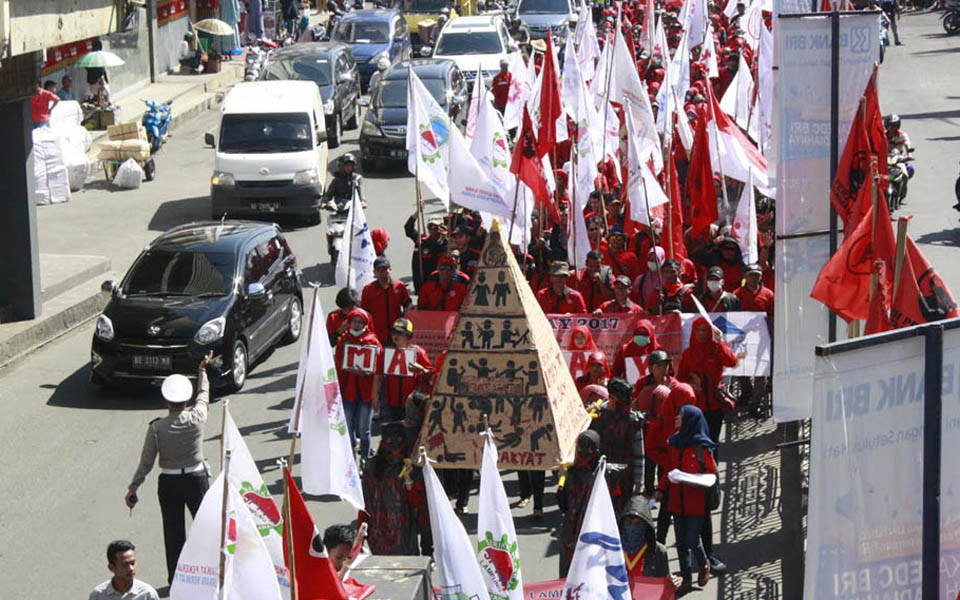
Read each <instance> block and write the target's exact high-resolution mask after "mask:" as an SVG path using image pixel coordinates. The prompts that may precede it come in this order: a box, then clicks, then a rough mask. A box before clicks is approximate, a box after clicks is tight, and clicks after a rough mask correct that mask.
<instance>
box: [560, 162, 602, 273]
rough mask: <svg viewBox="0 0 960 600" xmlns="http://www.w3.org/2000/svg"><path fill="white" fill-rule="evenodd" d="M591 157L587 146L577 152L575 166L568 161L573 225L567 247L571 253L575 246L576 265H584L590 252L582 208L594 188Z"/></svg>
mask: <svg viewBox="0 0 960 600" xmlns="http://www.w3.org/2000/svg"><path fill="white" fill-rule="evenodd" d="M593 157H594V154H593V150H592V148H591V147H589V146H587V147H586V148H581V150H580V151H579V152H578V154H577V165H576V168H574V167H573V163H572V162H571V163H569V164H570V170H571V171H572V172H571V173H570V174H569V176H568V177H567V186H568V187H567V189H568V190H569V191H568V194H569V195H568V197H569V198H570V199H571V202H570V216H571V218H572V219H573V226H572V227H571V228H570V229H569V234H568V238H567V249H568V250H569V251H570V253H571V255H572V254H573V250H574V248H576V258H575V259H574V262H575V264H577V265H586V264H587V253H588V252H590V238H589V236H588V234H587V224H586V221H585V220H584V218H583V209H584V207H586V205H587V200H588V199H589V198H590V192H592V191H593V190H594V188H595V185H594V182H595V181H596V178H597V174H598V171H597V161H596V159H594V158H593ZM574 236H576V240H574Z"/></svg>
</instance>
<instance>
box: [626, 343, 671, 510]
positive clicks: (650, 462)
mask: <svg viewBox="0 0 960 600" xmlns="http://www.w3.org/2000/svg"><path fill="white" fill-rule="evenodd" d="M647 364H648V369H649V371H650V374H649V375H647V376H646V377H644V378H643V379H640V380H639V381H637V383H636V385H634V386H633V389H634V390H635V391H634V395H633V408H634V410H639V411H640V412H642V413H643V414H644V425H645V429H644V432H643V448H644V455H645V456H646V461H647V463H646V466H645V468H644V470H643V473H644V480H643V493H644V495H646V496H652V495H653V491H654V486H655V484H656V471H657V468H659V469H660V472H661V473H663V469H664V468H665V467H666V464H667V438H668V437H669V436H670V434H671V433H673V418H674V417H675V416H676V415H675V414H672V413H671V414H670V415H669V417H668V418H669V423H668V422H666V421H665V417H664V411H665V410H666V403H667V399H668V398H669V396H670V392H671V390H672V389H673V387H674V386H675V385H676V384H677V383H679V382H678V381H677V380H676V379H674V378H673V376H671V375H670V369H671V366H672V363H671V361H670V355H669V354H667V353H666V352H665V351H663V350H654V351H653V352H651V353H650V358H649V359H647ZM664 527H666V524H664Z"/></svg>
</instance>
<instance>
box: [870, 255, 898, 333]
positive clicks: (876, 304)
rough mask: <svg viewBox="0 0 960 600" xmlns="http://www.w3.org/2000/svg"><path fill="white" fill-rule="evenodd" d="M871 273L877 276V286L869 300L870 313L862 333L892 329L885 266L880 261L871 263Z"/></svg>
mask: <svg viewBox="0 0 960 600" xmlns="http://www.w3.org/2000/svg"><path fill="white" fill-rule="evenodd" d="M873 273H874V274H875V275H876V276H877V285H875V286H874V287H873V296H872V297H871V298H870V312H869V314H868V315H867V325H866V327H865V328H864V333H865V334H866V335H870V334H871V333H880V332H881V331H889V330H891V329H893V324H892V323H891V322H890V286H889V285H888V281H887V265H886V263H884V262H883V261H882V260H880V259H877V260H875V261H873Z"/></svg>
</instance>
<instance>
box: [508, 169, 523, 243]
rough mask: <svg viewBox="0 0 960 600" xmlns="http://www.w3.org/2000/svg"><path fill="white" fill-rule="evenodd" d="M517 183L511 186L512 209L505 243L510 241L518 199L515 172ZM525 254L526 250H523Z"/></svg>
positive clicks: (518, 190) (518, 187)
mask: <svg viewBox="0 0 960 600" xmlns="http://www.w3.org/2000/svg"><path fill="white" fill-rule="evenodd" d="M516 176H517V183H516V185H514V187H513V211H512V212H511V213H510V229H508V230H507V243H508V244H509V243H510V236H512V235H513V225H514V223H516V222H517V200H519V199H520V174H519V173H517V174H516ZM524 254H526V252H524Z"/></svg>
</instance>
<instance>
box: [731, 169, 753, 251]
mask: <svg viewBox="0 0 960 600" xmlns="http://www.w3.org/2000/svg"><path fill="white" fill-rule="evenodd" d="M730 235H732V236H733V237H735V238H736V239H737V245H738V246H740V252H741V254H743V262H745V263H747V264H748V265H749V264H753V263H755V262H757V261H758V260H759V254H758V253H757V204H756V202H755V201H754V197H753V175H752V174H751V175H750V181H748V182H747V183H746V184H744V186H743V193H742V194H740V202H739V203H738V204H737V216H736V217H734V219H733V227H732V229H731V231H730Z"/></svg>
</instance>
